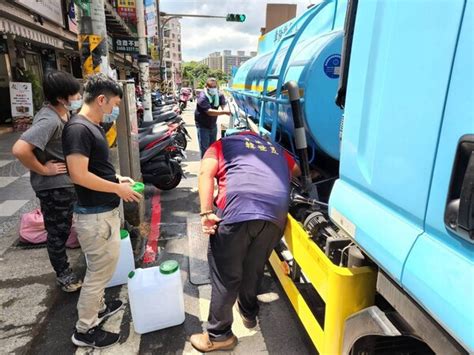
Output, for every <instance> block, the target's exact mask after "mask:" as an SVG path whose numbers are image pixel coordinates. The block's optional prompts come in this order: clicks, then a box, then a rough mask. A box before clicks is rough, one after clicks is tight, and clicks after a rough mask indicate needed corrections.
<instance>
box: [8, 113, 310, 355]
mask: <svg viewBox="0 0 474 355" xmlns="http://www.w3.org/2000/svg"><path fill="white" fill-rule="evenodd" d="M193 108H194V105H190V106H189V107H188V109H187V110H186V111H185V113H184V118H185V120H186V122H187V128H188V129H189V131H190V134H191V136H192V137H193V140H192V141H190V142H189V144H188V149H187V155H188V159H187V160H186V161H184V162H183V168H184V170H185V172H186V175H187V179H183V180H182V182H181V183H180V185H179V186H178V187H177V188H176V189H174V190H172V191H166V192H164V191H163V192H160V191H158V190H156V189H155V188H154V187H152V186H147V194H146V196H147V199H148V200H149V199H150V198H152V197H153V196H157V195H158V196H159V201H160V205H159V208H160V210H161V221H160V225H159V227H160V236H159V238H160V239H159V255H158V260H157V263H159V262H161V261H163V260H167V259H174V260H177V261H178V262H179V263H180V267H181V276H182V281H183V286H184V299H185V312H186V319H185V322H184V324H182V325H179V326H176V327H172V328H168V329H163V330H160V331H157V332H153V333H149V334H144V335H139V334H137V333H135V332H134V330H133V321H132V318H131V314H130V308H129V307H128V306H127V307H126V308H125V309H124V310H123V311H121V312H119V313H117V314H116V315H114V316H113V317H111V319H109V320H108V321H107V322H106V324H105V328H106V329H108V330H112V331H116V332H120V334H121V336H122V339H121V341H120V343H119V344H117V345H115V346H113V347H111V348H109V349H106V350H102V351H93V350H91V349H77V348H76V347H75V346H73V345H72V343H71V341H70V337H71V334H72V331H73V327H74V324H75V321H76V319H77V312H76V303H77V298H78V293H75V294H65V293H64V292H62V291H60V290H59V289H58V288H57V287H56V285H55V277H54V273H53V272H52V268H51V266H50V265H49V261H48V257H47V253H46V249H32V250H24V249H19V248H17V247H15V246H14V245H12V244H11V243H10V245H9V246H8V247H7V248H5V250H4V251H3V252H1V253H0V280H1V281H0V348H1V349H2V351H1V353H10V352H15V353H19V354H54V353H57V354H70V353H76V354H99V353H100V354H192V353H198V352H197V351H196V350H194V349H193V347H192V346H191V344H190V342H189V337H190V335H191V334H193V333H195V332H201V331H202V330H203V328H204V327H205V321H206V319H207V313H208V309H209V301H210V293H211V289H210V286H209V285H201V286H195V285H193V284H191V283H190V282H189V259H190V258H189V254H190V253H189V244H188V238H193V237H194V236H195V235H194V232H193V228H194V227H198V226H194V225H193V223H196V221H197V220H198V218H197V219H196V216H197V213H198V212H199V200H198V194H197V175H198V171H199V152H198V144H197V136H196V130H195V127H194V124H193V123H194V122H193ZM1 159H6V158H3V157H2V158H1ZM7 160H8V159H7ZM23 175H24V174H23ZM20 176H21V175H20ZM25 189H26V188H25ZM1 198H2V190H0V199H1ZM146 205H147V206H150V205H151V204H150V203H149V201H147V204H146ZM150 212H151V211H150V210H148V211H147V216H150V214H151V213H150ZM17 213H18V211H17ZM148 229H149V228H148ZM194 230H195V228H194ZM10 231H11V232H9V233H10V234H9V233H6V234H5V235H4V234H3V233H2V234H1V236H0V238H1V239H0V240H2V239H5V240H9V241H11V242H12V243H13V242H14V240H15V238H16V234H17V231H16V230H15V228H12V229H10ZM203 252H204V253H205V251H203ZM68 254H69V256H70V258H71V262H72V265H73V267H74V268H75V269H76V270H78V271H79V272H80V273H82V274H83V273H84V272H85V262H84V258H83V255H82V254H81V252H80V250H79V249H76V250H69V251H68ZM203 257H204V256H203ZM204 258H205V257H204ZM260 293H261V294H260V296H259V299H260V301H261V310H260V315H259V325H258V326H257V328H256V329H254V330H251V331H250V330H248V329H246V328H245V327H244V326H243V324H242V321H241V319H240V317H239V316H238V314H237V313H235V314H234V318H235V322H234V328H233V329H234V332H235V333H236V335H237V336H238V337H239V345H238V346H237V347H236V348H235V350H234V351H233V352H232V353H233V354H256V353H263V354H312V353H315V350H314V347H313V346H312V344H311V341H310V340H309V338H308V337H307V335H306V333H305V330H304V329H303V327H302V326H301V325H300V323H299V320H298V319H297V317H296V316H295V313H294V311H293V309H292V308H291V305H290V304H289V302H288V301H287V299H286V297H285V295H284V293H283V292H282V290H281V288H280V287H279V285H278V284H276V282H275V280H274V279H273V277H272V276H271V274H270V273H269V272H267V273H266V275H265V277H264V280H263V285H262V289H261V292H260ZM106 297H107V298H108V299H111V298H115V297H118V298H120V299H122V300H123V301H124V302H125V303H128V295H127V287H126V286H125V285H124V286H118V287H114V288H111V289H108V290H107V292H106Z"/></svg>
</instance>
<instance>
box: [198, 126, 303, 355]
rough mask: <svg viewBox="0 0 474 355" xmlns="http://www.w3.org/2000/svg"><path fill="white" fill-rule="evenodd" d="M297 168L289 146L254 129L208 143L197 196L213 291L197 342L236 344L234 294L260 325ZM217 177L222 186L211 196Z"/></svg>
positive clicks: (207, 347) (247, 318) (222, 346)
mask: <svg viewBox="0 0 474 355" xmlns="http://www.w3.org/2000/svg"><path fill="white" fill-rule="evenodd" d="M300 173H301V172H300V170H299V167H298V166H297V165H296V163H295V161H294V159H293V158H292V157H291V156H290V155H289V154H288V153H287V152H286V151H285V150H283V149H282V148H281V147H280V146H278V145H276V144H272V143H270V142H268V141H266V140H265V139H263V138H262V137H260V136H258V135H256V134H255V133H253V132H250V131H246V132H242V133H240V134H236V135H232V136H228V137H224V138H222V139H220V140H218V141H217V142H215V143H214V144H213V145H211V146H210V148H209V149H208V150H207V151H206V154H205V155H204V158H203V160H202V161H201V169H200V173H199V199H200V203H201V213H200V215H201V224H202V230H203V232H204V233H206V234H209V238H210V240H209V249H208V261H209V269H210V276H211V286H212V293H211V306H210V309H209V317H208V323H207V332H205V333H200V334H194V335H192V336H191V338H190V341H191V344H192V345H193V346H194V347H195V348H196V349H197V350H199V351H201V352H210V351H216V350H232V349H233V348H234V347H235V346H236V345H237V337H236V336H235V335H234V334H233V333H232V322H233V316H232V307H233V305H234V303H235V301H236V300H237V310H238V312H239V313H240V315H241V317H242V320H243V323H244V326H245V327H247V328H249V329H251V328H254V327H255V326H256V325H257V320H256V317H257V314H258V310H259V306H258V302H257V292H258V287H259V285H260V283H261V279H262V276H263V271H264V266H265V262H266V261H267V260H268V257H269V256H270V253H271V251H272V250H273V248H274V247H275V246H276V245H277V243H278V241H279V240H280V238H281V236H282V233H283V229H284V227H285V224H286V216H287V214H288V206H289V202H290V181H291V177H292V176H298V175H300ZM214 179H216V180H217V185H218V194H217V197H216V199H215V201H214V203H213V196H214ZM214 204H215V207H214Z"/></svg>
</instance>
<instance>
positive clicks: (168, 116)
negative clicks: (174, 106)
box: [153, 111, 178, 121]
mask: <svg viewBox="0 0 474 355" xmlns="http://www.w3.org/2000/svg"><path fill="white" fill-rule="evenodd" d="M177 115H178V114H177V113H176V112H174V111H167V112H163V113H159V114H157V115H155V114H154V115H153V121H167V120H169V119H171V118H173V117H176V116H177Z"/></svg>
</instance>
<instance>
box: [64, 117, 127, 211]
mask: <svg viewBox="0 0 474 355" xmlns="http://www.w3.org/2000/svg"><path fill="white" fill-rule="evenodd" d="M63 149H64V156H66V157H67V156H68V155H71V154H81V155H84V156H86V157H88V158H89V167H88V169H89V172H91V173H92V174H94V175H97V176H98V177H101V178H102V179H105V180H108V181H111V182H117V178H116V176H115V168H114V166H113V165H112V163H111V161H110V150H109V146H108V143H107V139H106V137H105V132H104V130H103V129H102V127H100V126H99V125H96V124H94V123H92V122H91V121H89V120H88V119H86V118H85V117H83V116H81V115H77V116H74V117H73V118H72V119H71V120H70V121H69V122H68V123H67V124H66V126H65V128H64V132H63ZM75 188H76V193H77V200H78V202H77V204H78V206H79V207H105V208H115V207H117V206H118V205H119V203H120V199H119V197H118V196H117V195H116V194H114V193H108V192H100V191H93V190H90V189H88V188H86V187H84V186H80V185H75Z"/></svg>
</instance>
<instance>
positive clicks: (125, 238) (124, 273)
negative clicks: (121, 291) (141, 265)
mask: <svg viewBox="0 0 474 355" xmlns="http://www.w3.org/2000/svg"><path fill="white" fill-rule="evenodd" d="M133 270H135V259H134V257H133V249H132V243H131V241H130V234H128V232H127V231H126V230H124V229H121V230H120V257H119V260H118V262H117V267H116V268H115V272H114V274H113V275H112V279H111V280H110V282H109V283H108V284H107V286H106V287H114V286H118V285H123V284H126V283H127V281H128V274H129V273H130V271H133Z"/></svg>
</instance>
